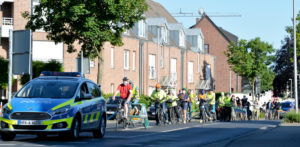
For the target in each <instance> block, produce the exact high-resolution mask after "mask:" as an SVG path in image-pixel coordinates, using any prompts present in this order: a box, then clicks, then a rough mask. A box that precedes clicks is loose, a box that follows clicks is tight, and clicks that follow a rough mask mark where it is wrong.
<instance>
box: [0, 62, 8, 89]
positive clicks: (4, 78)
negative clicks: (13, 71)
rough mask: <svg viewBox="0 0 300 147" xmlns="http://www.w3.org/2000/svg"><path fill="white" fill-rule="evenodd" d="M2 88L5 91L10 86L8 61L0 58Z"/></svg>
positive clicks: (0, 84) (0, 83) (0, 85)
mask: <svg viewBox="0 0 300 147" xmlns="http://www.w3.org/2000/svg"><path fill="white" fill-rule="evenodd" d="M0 67H1V68H0V75H1V76H0V87H1V88H2V89H5V88H6V87H7V85H8V60H7V59H4V58H3V57H0Z"/></svg>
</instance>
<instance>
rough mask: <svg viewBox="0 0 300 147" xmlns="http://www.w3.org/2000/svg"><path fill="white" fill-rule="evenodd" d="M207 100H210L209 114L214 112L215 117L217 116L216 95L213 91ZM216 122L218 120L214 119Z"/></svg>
mask: <svg viewBox="0 0 300 147" xmlns="http://www.w3.org/2000/svg"><path fill="white" fill-rule="evenodd" d="M207 98H208V108H209V112H212V113H213V116H216V115H215V113H216V108H215V107H216V106H215V104H216V95H215V93H214V92H213V91H212V90H211V91H209V93H208V95H207ZM212 119H214V120H216V118H215V117H214V118H212Z"/></svg>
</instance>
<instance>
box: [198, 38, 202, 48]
mask: <svg viewBox="0 0 300 147" xmlns="http://www.w3.org/2000/svg"><path fill="white" fill-rule="evenodd" d="M198 49H199V50H200V51H202V50H203V40H202V38H201V36H198Z"/></svg>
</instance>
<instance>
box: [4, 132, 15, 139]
mask: <svg viewBox="0 0 300 147" xmlns="http://www.w3.org/2000/svg"><path fill="white" fill-rule="evenodd" d="M15 137H16V134H15V133H2V134H1V138H2V140H3V141H12V140H14V139H15Z"/></svg>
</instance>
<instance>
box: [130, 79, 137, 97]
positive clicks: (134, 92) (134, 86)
mask: <svg viewBox="0 0 300 147" xmlns="http://www.w3.org/2000/svg"><path fill="white" fill-rule="evenodd" d="M129 84H130V85H131V87H132V98H131V102H132V103H138V102H139V87H138V86H136V85H135V84H134V83H133V81H132V80H130V81H129Z"/></svg>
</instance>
